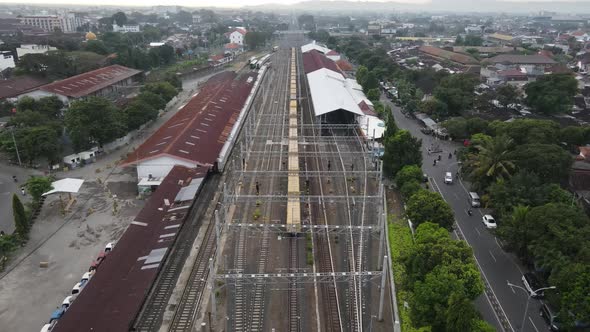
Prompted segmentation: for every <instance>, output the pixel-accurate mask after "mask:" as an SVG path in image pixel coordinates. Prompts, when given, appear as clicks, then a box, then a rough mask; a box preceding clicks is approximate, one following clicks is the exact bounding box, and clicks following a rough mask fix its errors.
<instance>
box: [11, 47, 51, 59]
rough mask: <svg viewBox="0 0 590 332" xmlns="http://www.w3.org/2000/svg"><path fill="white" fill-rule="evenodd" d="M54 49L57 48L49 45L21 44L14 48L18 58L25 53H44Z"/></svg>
mask: <svg viewBox="0 0 590 332" xmlns="http://www.w3.org/2000/svg"><path fill="white" fill-rule="evenodd" d="M55 50H57V48H55V47H53V46H49V45H37V44H22V45H21V46H20V47H17V48H16V56H17V57H18V59H19V60H20V59H21V58H22V57H23V56H25V55H27V54H44V53H47V52H49V51H55Z"/></svg>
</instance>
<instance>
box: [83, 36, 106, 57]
mask: <svg viewBox="0 0 590 332" xmlns="http://www.w3.org/2000/svg"><path fill="white" fill-rule="evenodd" d="M84 49H85V50H86V51H88V52H94V53H96V54H102V55H107V54H109V49H108V48H107V47H106V45H105V44H104V43H103V42H102V41H100V40H89V41H87V42H86V46H85V47H84Z"/></svg>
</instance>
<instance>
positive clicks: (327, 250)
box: [297, 50, 343, 332]
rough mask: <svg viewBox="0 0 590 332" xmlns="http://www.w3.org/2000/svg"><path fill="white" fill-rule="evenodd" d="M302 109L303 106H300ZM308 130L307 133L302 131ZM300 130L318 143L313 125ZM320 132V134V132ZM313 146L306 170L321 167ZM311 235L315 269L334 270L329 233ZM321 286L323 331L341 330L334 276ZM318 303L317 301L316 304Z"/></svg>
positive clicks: (307, 119) (305, 117) (305, 90)
mask: <svg viewBox="0 0 590 332" xmlns="http://www.w3.org/2000/svg"><path fill="white" fill-rule="evenodd" d="M297 54H298V59H299V64H303V60H302V54H301V51H300V50H298V51H297ZM297 70H298V73H299V74H298V76H299V90H300V99H305V100H306V101H307V107H306V109H307V112H303V111H302V114H301V117H302V121H301V123H302V124H304V123H308V124H314V123H315V121H314V118H315V116H314V114H313V113H312V105H311V103H310V98H311V97H310V93H309V87H308V86H307V84H303V83H304V82H305V74H304V73H303V71H302V70H301V68H300V66H298V68H297ZM302 109H303V107H302ZM305 131H308V132H305ZM302 132H304V135H305V136H311V137H313V138H314V142H318V140H317V137H318V136H319V135H318V133H317V132H316V128H315V127H313V126H312V127H307V128H306V129H302ZM320 134H321V133H320ZM311 146H312V147H313V149H314V150H315V151H314V152H315V154H314V157H309V158H308V160H306V162H305V166H304V167H305V170H306V171H307V170H308V167H309V166H308V165H313V166H312V168H313V169H314V170H321V169H322V168H323V167H322V162H321V160H320V158H319V157H318V153H319V152H320V151H319V149H318V145H317V144H312V145H311ZM316 186H317V188H318V190H319V193H320V196H321V197H322V199H321V201H320V202H319V203H320V204H319V206H321V210H322V211H318V212H319V213H320V215H323V220H324V223H325V224H326V225H327V224H328V217H327V215H326V206H325V200H324V199H323V196H324V189H323V185H322V179H321V178H318V181H317V183H316ZM308 204H309V206H310V207H311V202H308ZM309 215H310V222H312V223H317V221H315V220H313V217H312V216H313V215H314V214H313V213H312V211H310V213H309ZM312 237H313V238H314V242H313V243H314V250H315V252H316V255H315V256H316V257H315V258H316V260H317V263H318V270H319V272H332V273H333V272H335V270H334V259H333V255H332V249H331V245H330V236H329V234H328V232H327V231H324V232H323V233H312ZM320 289H321V293H322V294H323V301H322V304H323V310H324V312H326V313H325V315H324V316H325V318H324V321H325V324H324V330H326V331H334V332H336V331H341V332H342V331H343V325H342V314H341V311H340V300H339V297H338V288H337V285H336V281H335V279H332V282H330V283H325V284H321V285H320ZM317 305H319V303H318V304H317Z"/></svg>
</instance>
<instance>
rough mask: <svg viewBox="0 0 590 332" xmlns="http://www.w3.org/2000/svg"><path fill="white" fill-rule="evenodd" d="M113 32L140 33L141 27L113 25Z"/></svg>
mask: <svg viewBox="0 0 590 332" xmlns="http://www.w3.org/2000/svg"><path fill="white" fill-rule="evenodd" d="M113 32H122V33H127V32H140V30H139V25H137V24H136V25H127V24H125V25H117V24H113Z"/></svg>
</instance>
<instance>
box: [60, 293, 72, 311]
mask: <svg viewBox="0 0 590 332" xmlns="http://www.w3.org/2000/svg"><path fill="white" fill-rule="evenodd" d="M75 298H76V295H70V296H66V298H65V299H64V300H63V301H62V302H61V307H62V308H64V310H68V308H69V307H70V305H72V302H74V299H75Z"/></svg>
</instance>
